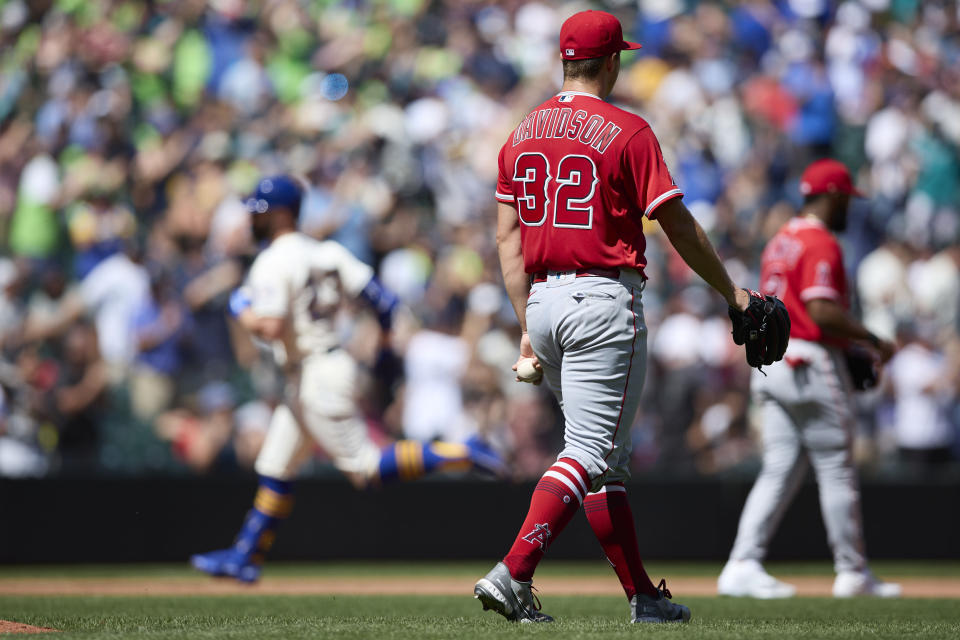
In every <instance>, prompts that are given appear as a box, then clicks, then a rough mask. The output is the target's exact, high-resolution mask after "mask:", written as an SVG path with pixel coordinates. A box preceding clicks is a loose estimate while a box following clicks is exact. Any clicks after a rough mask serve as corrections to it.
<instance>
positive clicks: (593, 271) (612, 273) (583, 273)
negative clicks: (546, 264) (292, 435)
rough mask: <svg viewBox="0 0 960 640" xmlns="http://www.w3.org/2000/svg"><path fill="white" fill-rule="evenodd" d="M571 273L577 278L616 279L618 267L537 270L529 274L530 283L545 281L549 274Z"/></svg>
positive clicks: (564, 274)
mask: <svg viewBox="0 0 960 640" xmlns="http://www.w3.org/2000/svg"><path fill="white" fill-rule="evenodd" d="M571 274H576V275H575V277H577V278H587V277H594V278H611V279H613V280H617V279H619V278H620V269H617V268H616V267H612V268H611V267H584V268H582V269H577V270H576V271H574V270H573V269H571V270H569V271H553V270H550V271H537V272H536V273H531V274H530V283H531V284H534V283H536V282H546V281H547V280H549V279H550V276H556V277H558V278H559V277H562V276H569V275H571Z"/></svg>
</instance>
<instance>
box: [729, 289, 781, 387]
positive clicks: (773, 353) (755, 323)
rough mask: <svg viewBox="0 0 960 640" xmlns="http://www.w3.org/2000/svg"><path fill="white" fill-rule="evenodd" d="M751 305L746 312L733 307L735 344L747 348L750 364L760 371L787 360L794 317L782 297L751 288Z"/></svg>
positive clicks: (730, 309) (732, 318) (731, 310)
mask: <svg viewBox="0 0 960 640" xmlns="http://www.w3.org/2000/svg"><path fill="white" fill-rule="evenodd" d="M745 291H746V292H747V293H749V294H750V306H748V307H747V308H746V310H744V311H740V310H739V309H737V308H735V307H730V308H729V310H728V312H729V314H730V320H731V321H732V322H733V341H734V342H735V343H736V344H742V345H745V347H746V351H747V364H749V365H750V366H751V367H756V368H757V369H760V370H761V371H763V369H762V368H761V367H762V366H763V365H765V364H773V363H774V362H776V361H777V360H780V359H782V358H783V352H784V351H786V350H787V341H788V340H789V339H790V315H789V314H788V313H787V308H786V307H784V306H783V303H782V302H780V300H779V299H778V298H775V297H774V296H765V295H763V294H761V293H757V292H756V291H753V290H751V289H746V290H745Z"/></svg>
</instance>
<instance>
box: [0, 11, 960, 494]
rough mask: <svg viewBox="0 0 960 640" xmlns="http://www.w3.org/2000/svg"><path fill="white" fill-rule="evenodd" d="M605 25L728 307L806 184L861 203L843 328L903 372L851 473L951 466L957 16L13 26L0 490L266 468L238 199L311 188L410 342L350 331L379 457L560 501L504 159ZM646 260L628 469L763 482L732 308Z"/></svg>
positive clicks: (5, 80) (128, 14) (58, 17)
mask: <svg viewBox="0 0 960 640" xmlns="http://www.w3.org/2000/svg"><path fill="white" fill-rule="evenodd" d="M583 8H604V9H607V10H609V11H612V12H614V13H615V14H617V15H618V17H620V18H621V20H622V21H623V23H624V25H625V27H626V28H627V29H628V30H629V31H631V33H630V34H629V35H628V36H627V37H628V38H630V36H633V37H632V38H630V39H636V40H639V41H640V42H642V43H643V45H644V48H643V49H642V50H641V51H639V52H637V54H636V55H632V54H631V55H629V56H628V55H626V54H625V55H624V59H623V71H622V75H621V79H620V82H619V84H618V87H617V91H616V93H615V94H614V96H613V99H614V100H615V102H616V103H618V104H620V105H621V106H624V107H626V108H629V109H631V110H634V111H636V112H637V113H639V114H640V115H642V116H644V117H645V118H646V119H647V120H649V121H650V122H651V124H652V126H653V128H654V131H655V132H656V134H657V135H658V137H659V138H660V141H661V144H662V146H663V150H664V155H665V157H666V159H667V162H668V164H669V165H670V167H671V168H672V170H673V173H674V175H675V178H676V180H677V182H678V184H679V185H680V186H681V187H682V188H683V189H684V191H685V193H686V196H685V202H686V203H687V206H688V207H689V208H690V209H691V210H692V211H693V212H694V214H695V215H696V217H697V218H698V219H699V221H700V222H701V224H702V225H703V226H704V227H705V228H706V229H707V230H708V231H709V233H710V235H711V237H712V239H713V241H714V243H715V244H716V245H717V246H718V248H719V250H720V251H721V253H722V255H723V257H724V259H725V260H726V262H727V264H728V268H729V269H730V271H731V274H732V275H733V276H734V280H735V281H737V282H742V283H747V284H750V285H753V286H756V285H757V271H758V263H759V255H760V251H761V249H762V247H763V246H764V244H765V242H766V240H767V239H768V238H770V237H771V235H772V234H773V233H774V231H775V230H776V229H777V228H778V226H779V225H780V224H782V223H783V222H784V221H785V220H786V219H787V218H788V217H789V216H791V215H792V214H793V213H794V212H795V210H796V208H797V206H798V205H799V203H800V199H799V194H798V190H797V178H798V175H799V172H800V171H801V170H802V169H803V167H804V166H805V164H806V163H807V162H808V161H810V160H812V159H815V158H817V157H820V156H824V155H832V156H834V157H837V158H839V159H841V160H843V161H844V162H846V163H847V164H848V166H850V167H851V168H852V169H853V170H854V173H855V176H856V181H857V184H858V186H860V187H861V188H862V189H864V190H865V191H867V192H868V193H869V194H870V198H869V199H867V200H861V201H858V202H856V203H855V205H854V207H853V209H852V211H851V224H850V229H849V231H848V233H847V234H846V237H845V246H846V249H847V259H848V261H849V265H848V266H849V269H850V273H851V275H852V277H853V278H854V281H855V282H854V284H855V286H854V289H855V290H856V292H857V300H856V303H855V304H857V305H858V308H859V309H860V311H861V312H862V314H863V316H864V318H865V320H866V322H867V324H868V326H869V327H871V328H872V329H873V330H874V331H875V332H876V333H878V334H882V335H884V336H888V337H893V336H897V338H898V339H899V340H900V341H901V343H902V344H903V345H904V348H903V349H902V351H901V352H900V353H899V354H898V355H897V356H896V357H895V359H894V360H893V361H892V362H891V363H890V365H889V367H888V370H887V372H886V376H885V382H884V385H883V388H882V389H880V390H878V391H876V392H873V393H871V394H868V395H866V396H863V397H862V398H860V400H859V408H860V417H861V423H860V429H859V430H860V433H859V439H858V442H859V443H860V445H859V446H858V449H857V451H858V454H859V455H860V457H861V460H862V461H863V462H864V463H865V464H873V465H877V466H878V467H879V468H894V469H897V470H900V471H903V470H908V471H911V472H921V471H923V470H925V469H929V468H931V467H933V466H935V464H936V463H938V462H944V461H949V460H951V459H953V460H955V459H956V458H957V452H958V445H957V440H958V439H957V429H958V423H960V411H958V383H960V340H958V310H960V155H958V154H960V7H958V3H957V2H953V1H951V2H947V1H938V0H933V1H930V2H919V1H918V0H845V1H843V2H840V3H835V2H830V1H827V0H777V1H766V0H754V1H751V2H742V3H735V2H691V1H687V2H685V1H684V0H638V1H629V0H618V1H614V0H610V1H609V2H607V3H592V4H591V3H583V2H564V3H546V2H525V1H523V0H508V1H506V2H500V3H492V2H477V1H472V0H466V1H464V0H457V1H454V0H432V1H431V0H366V1H364V0H299V1H297V0H263V1H262V2H255V1H252V0H250V1H248V0H0V38H2V42H3V46H2V49H0V65H2V75H0V235H2V241H3V253H4V257H3V258H2V259H0V346H2V360H0V384H2V391H3V393H2V403H0V404H2V406H0V475H42V474H46V473H70V472H88V471H94V470H96V471H106V472H115V473H139V472H147V473H154V472H207V471H225V470H232V469H249V468H250V467H251V464H252V460H253V458H254V456H255V455H256V451H257V450H258V447H259V445H260V442H261V441H262V438H263V434H264V431H265V429H266V426H267V422H268V419H269V414H270V406H271V403H272V402H275V400H276V398H277V397H278V394H279V393H280V380H279V377H278V374H277V372H276V371H274V370H272V369H271V367H270V366H268V365H267V364H266V361H267V360H266V359H265V358H263V357H262V356H261V355H260V353H261V352H260V351H259V349H258V348H257V346H256V345H253V344H252V343H251V342H250V341H249V340H248V339H247V338H246V337H245V336H243V335H240V334H239V332H238V331H237V330H236V329H235V327H234V326H233V325H232V323H231V321H229V320H228V317H227V313H226V305H227V299H228V296H229V293H230V291H231V290H232V289H233V288H234V287H235V286H237V284H238V283H239V282H240V281H241V279H242V277H243V273H244V268H245V266H247V265H249V262H250V260H251V256H252V252H253V248H252V243H251V241H250V238H249V231H248V220H247V213H246V211H245V208H244V206H243V204H242V198H243V196H244V195H245V194H246V193H247V192H248V191H249V189H251V187H252V186H253V184H254V181H255V180H256V178H257V177H258V176H259V175H260V174H261V173H274V172H292V173H295V174H299V175H301V176H304V177H306V179H307V180H308V181H309V183H310V185H311V190H310V192H309V196H308V198H307V200H306V202H305V204H304V208H303V211H302V213H301V224H302V228H303V230H304V231H305V232H307V233H310V234H313V235H316V236H318V237H331V238H334V239H336V240H338V241H340V242H341V243H343V244H344V245H345V246H347V247H348V248H349V249H350V250H351V251H352V252H354V253H355V254H356V255H357V256H358V257H360V258H361V259H363V260H365V261H367V262H369V263H370V264H372V265H374V266H375V267H376V268H377V270H378V273H379V274H380V277H381V279H382V280H383V282H384V283H385V284H387V285H389V286H390V287H392V288H393V289H395V290H396V291H397V292H398V293H399V294H400V295H401V297H402V299H403V301H404V302H405V304H406V307H407V309H408V310H409V312H408V313H407V314H405V318H404V321H403V322H401V323H400V327H399V328H398V329H397V330H396V332H395V334H394V335H393V336H391V340H392V344H393V348H392V349H391V350H383V349H380V348H379V345H380V344H381V343H380V340H379V336H378V335H377V332H378V331H379V329H378V326H377V324H376V322H375V321H374V320H373V319H372V318H370V317H367V316H366V315H365V314H364V312H363V311H362V310H358V309H345V310H344V312H343V322H342V327H341V329H342V333H343V340H344V342H345V343H347V344H348V345H349V346H350V348H351V349H353V350H354V352H355V353H356V354H357V355H358V357H359V358H360V359H361V360H362V361H363V362H364V363H365V364H366V365H367V368H368V370H369V372H370V375H369V389H368V391H367V393H365V400H364V410H365V412H366V415H367V418H368V420H369V424H370V428H371V429H372V430H374V431H375V432H377V433H379V434H381V435H382V437H383V438H384V439H385V440H386V439H388V438H391V437H398V436H400V435H401V434H402V435H405V436H407V437H413V438H420V439H431V438H434V437H441V438H444V439H447V440H458V439H464V438H466V437H468V436H469V435H471V434H472V433H474V432H477V431H479V432H480V433H482V434H484V435H485V436H486V437H487V438H488V439H489V440H491V441H492V442H493V443H495V444H496V446H498V447H500V448H501V449H502V450H503V451H504V453H505V455H506V456H507V457H509V458H510V460H511V465H512V467H513V468H514V469H515V470H516V473H517V475H518V476H519V477H535V476H538V475H539V474H540V473H541V472H542V470H543V468H545V467H546V466H547V464H548V461H549V460H550V459H551V458H552V456H553V455H554V454H555V452H556V451H557V450H558V443H557V439H558V438H559V437H560V433H561V432H560V429H559V428H557V421H558V418H559V414H558V412H557V411H556V409H555V408H554V407H553V404H552V400H551V398H550V396H549V394H548V393H547V392H546V391H545V390H544V389H540V388H536V387H532V386H530V385H522V384H517V383H514V382H513V375H512V372H511V371H510V365H511V364H512V362H513V360H514V359H515V357H516V344H517V338H518V329H517V327H516V322H515V320H514V318H513V314H512V311H511V310H510V308H509V304H508V303H507V301H506V299H505V296H504V294H503V292H502V288H501V286H500V283H499V270H498V261H497V257H496V247H495V242H494V237H493V227H494V220H495V204H494V200H493V190H494V183H495V177H496V176H495V171H496V154H497V151H498V150H499V146H500V145H501V144H502V142H503V140H505V138H506V136H507V134H508V133H509V131H510V130H511V129H512V128H513V127H514V126H515V124H516V123H517V122H518V121H519V120H520V118H521V117H522V116H523V115H524V113H525V111H524V110H525V109H527V108H529V107H530V106H531V105H535V104H538V103H539V102H540V101H542V100H543V99H544V98H545V97H546V96H548V95H550V94H551V93H552V92H554V91H556V89H557V87H558V86H559V82H560V77H559V76H560V65H559V63H558V55H557V33H558V30H559V25H560V23H561V22H562V20H563V19H564V18H565V17H566V16H568V15H570V14H571V13H573V12H574V11H577V10H580V9H583ZM649 232H650V235H651V237H652V241H651V242H650V246H649V252H648V260H649V263H650V267H649V268H648V271H647V272H648V275H649V276H650V277H651V280H650V282H649V283H648V284H649V286H648V287H647V288H646V291H645V293H644V307H645V313H646V319H647V323H648V326H649V328H650V343H649V346H650V351H649V352H650V356H651V367H650V369H649V373H648V376H647V384H646V391H645V395H646V399H645V401H644V404H643V409H642V411H641V413H640V414H639V415H638V416H637V419H636V422H635V423H634V425H633V433H634V434H635V436H634V437H635V443H636V444H635V454H636V461H635V466H636V469H638V470H652V469H669V470H672V471H689V472H699V473H716V472H723V471H726V470H735V469H740V468H750V466H751V465H752V464H755V463H756V456H757V448H756V445H755V439H754V437H753V435H752V433H753V429H752V428H751V423H752V420H751V415H750V405H749V402H748V397H747V395H746V389H747V379H748V377H749V370H748V369H747V367H746V365H745V363H743V356H742V353H741V352H740V350H738V349H736V348H735V347H734V346H733V344H732V342H731V340H730V338H729V335H728V334H729V326H728V324H729V323H728V320H727V318H726V309H725V308H724V306H723V303H722V300H721V299H720V298H719V296H716V295H714V294H712V293H711V292H709V291H707V289H706V288H705V287H704V286H703V285H702V284H701V283H700V282H699V281H698V279H697V278H695V277H693V276H692V274H691V273H690V272H689V271H688V270H687V269H686V267H685V266H684V265H683V263H682V261H681V260H680V259H679V258H678V257H677V256H676V255H675V254H674V253H673V251H672V249H669V248H668V246H667V245H665V243H664V240H663V237H662V234H659V233H658V232H657V229H656V225H655V224H651V225H650V228H649ZM318 460H319V462H318V463H317V465H316V466H315V468H314V471H315V472H322V471H323V470H324V469H325V468H326V467H325V465H324V464H323V462H322V453H320V454H319V457H318Z"/></svg>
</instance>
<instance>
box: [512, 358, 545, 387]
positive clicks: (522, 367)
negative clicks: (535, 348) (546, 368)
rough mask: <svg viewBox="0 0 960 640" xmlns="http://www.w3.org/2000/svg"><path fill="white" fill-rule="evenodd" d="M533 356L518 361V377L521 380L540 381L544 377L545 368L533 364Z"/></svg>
mask: <svg viewBox="0 0 960 640" xmlns="http://www.w3.org/2000/svg"><path fill="white" fill-rule="evenodd" d="M533 363H534V359H533V358H521V359H520V361H518V362H517V377H518V378H520V381H521V382H539V381H540V378H542V377H543V369H538V368H536V367H535V366H533Z"/></svg>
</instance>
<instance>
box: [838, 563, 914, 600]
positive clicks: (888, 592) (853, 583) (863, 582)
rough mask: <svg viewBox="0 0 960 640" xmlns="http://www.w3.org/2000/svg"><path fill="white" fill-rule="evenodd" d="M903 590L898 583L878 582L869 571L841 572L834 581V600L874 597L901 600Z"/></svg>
mask: <svg viewBox="0 0 960 640" xmlns="http://www.w3.org/2000/svg"><path fill="white" fill-rule="evenodd" d="M901 591H902V589H901V588H900V585H899V584H897V583H896V582H883V581H882V580H878V579H877V578H876V576H874V575H873V572H872V571H870V570H869V569H864V570H863V571H841V572H840V573H838V574H837V579H836V580H834V581H833V597H834V598H852V597H854V596H873V597H875V598H899V597H900V593H901Z"/></svg>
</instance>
